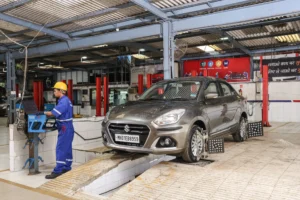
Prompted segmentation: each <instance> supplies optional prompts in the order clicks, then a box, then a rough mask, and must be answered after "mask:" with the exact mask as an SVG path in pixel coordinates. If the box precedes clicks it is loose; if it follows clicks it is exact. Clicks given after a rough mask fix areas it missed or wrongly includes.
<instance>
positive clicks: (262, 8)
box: [174, 0, 300, 32]
mask: <svg viewBox="0 0 300 200" xmlns="http://www.w3.org/2000/svg"><path fill="white" fill-rule="evenodd" d="M297 3H299V2H298V0H283V1H271V2H267V3H261V4H257V5H253V6H249V7H241V8H237V9H232V10H228V11H224V12H216V13H212V14H208V15H200V16H196V17H191V18H185V19H182V20H178V21H175V22H174V31H177V32H179V31H186V30H195V29H208V28H216V27H218V26H223V25H229V24H237V23H241V24H242V23H245V22H249V21H254V20H261V19H266V18H270V17H277V16H282V15H291V14H292V13H299V12H300V8H299V7H298V6H295V5H296V4H297Z"/></svg>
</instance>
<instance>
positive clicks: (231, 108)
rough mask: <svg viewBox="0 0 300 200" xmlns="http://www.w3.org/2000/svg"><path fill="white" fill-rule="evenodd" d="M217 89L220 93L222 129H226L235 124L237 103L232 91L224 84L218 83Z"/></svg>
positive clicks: (235, 95) (229, 86)
mask: <svg viewBox="0 0 300 200" xmlns="http://www.w3.org/2000/svg"><path fill="white" fill-rule="evenodd" d="M218 83H219V87H220V89H221V93H222V97H221V98H222V99H223V101H222V102H223V105H222V106H223V110H222V115H221V118H222V125H221V127H222V129H224V130H225V129H228V128H230V127H232V126H234V125H235V124H236V122H235V120H234V119H235V115H236V112H237V109H238V107H239V101H238V98H237V94H236V93H235V91H234V89H233V88H232V87H231V85H229V84H228V83H226V82H223V81H219V82H218Z"/></svg>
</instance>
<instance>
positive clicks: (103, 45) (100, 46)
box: [93, 44, 108, 48]
mask: <svg viewBox="0 0 300 200" xmlns="http://www.w3.org/2000/svg"><path fill="white" fill-rule="evenodd" d="M107 46H108V45H107V44H100V45H97V46H93V47H94V48H102V47H107Z"/></svg>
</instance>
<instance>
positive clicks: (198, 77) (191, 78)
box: [157, 76, 224, 83]
mask: <svg viewBox="0 0 300 200" xmlns="http://www.w3.org/2000/svg"><path fill="white" fill-rule="evenodd" d="M216 80H218V81H224V80H222V79H219V78H215V77H212V76H195V77H179V78H174V79H169V80H163V81H159V82H157V83H168V82H174V81H175V82H176V81H204V82H208V81H216Z"/></svg>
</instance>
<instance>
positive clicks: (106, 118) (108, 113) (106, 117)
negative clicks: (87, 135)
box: [103, 111, 110, 123]
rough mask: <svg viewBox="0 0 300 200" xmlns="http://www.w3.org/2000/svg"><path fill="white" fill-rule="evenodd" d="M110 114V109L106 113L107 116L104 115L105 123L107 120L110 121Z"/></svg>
mask: <svg viewBox="0 0 300 200" xmlns="http://www.w3.org/2000/svg"><path fill="white" fill-rule="evenodd" d="M109 115H110V111H108V112H107V113H106V115H105V117H104V120H103V121H104V123H106V122H108V117H109Z"/></svg>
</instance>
